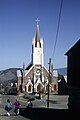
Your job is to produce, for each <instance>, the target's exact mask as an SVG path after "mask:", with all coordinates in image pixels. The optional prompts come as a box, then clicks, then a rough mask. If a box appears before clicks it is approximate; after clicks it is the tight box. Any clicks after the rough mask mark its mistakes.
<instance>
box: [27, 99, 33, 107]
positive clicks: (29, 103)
mask: <svg viewBox="0 0 80 120" xmlns="http://www.w3.org/2000/svg"><path fill="white" fill-rule="evenodd" d="M27 103H28V105H27V108H32V107H33V104H32V102H31V100H28V102H27Z"/></svg>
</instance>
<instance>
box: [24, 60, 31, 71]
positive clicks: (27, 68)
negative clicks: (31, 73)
mask: <svg viewBox="0 0 80 120" xmlns="http://www.w3.org/2000/svg"><path fill="white" fill-rule="evenodd" d="M32 65H33V64H32V62H31V63H29V64H28V66H27V67H26V69H25V70H29V69H30V68H31V67H32Z"/></svg>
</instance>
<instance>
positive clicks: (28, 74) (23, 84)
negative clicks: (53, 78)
mask: <svg viewBox="0 0 80 120" xmlns="http://www.w3.org/2000/svg"><path fill="white" fill-rule="evenodd" d="M43 47H44V46H43V39H41V38H40V31H39V24H38V20H37V25H36V35H35V37H34V38H33V39H32V55H31V62H30V64H29V65H28V66H27V67H25V65H23V69H22V72H21V73H22V78H21V77H18V91H22V92H24V91H26V92H28V93H32V92H42V91H48V75H49V71H48V70H47V68H46V67H45V66H44V51H43ZM21 89H22V90H21Z"/></svg>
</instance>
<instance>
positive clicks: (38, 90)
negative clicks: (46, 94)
mask: <svg viewBox="0 0 80 120" xmlns="http://www.w3.org/2000/svg"><path fill="white" fill-rule="evenodd" d="M40 91H41V84H38V86H37V92H40Z"/></svg>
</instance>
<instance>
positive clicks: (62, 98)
mask: <svg viewBox="0 0 80 120" xmlns="http://www.w3.org/2000/svg"><path fill="white" fill-rule="evenodd" d="M8 98H10V100H11V102H12V103H14V101H15V99H16V98H18V99H19V101H20V102H21V105H22V107H23V108H26V106H27V100H26V99H24V98H23V97H22V96H19V95H18V96H14V95H0V120H17V119H19V120H30V119H28V118H25V117H23V116H20V115H19V116H15V114H14V112H13V110H12V111H11V116H6V111H5V110H4V106H5V103H6V101H7V99H8ZM32 103H33V107H34V108H36V107H45V108H46V107H47V96H45V97H44V98H42V99H41V100H38V99H36V100H35V101H32ZM67 103H68V96H67V95H53V94H51V95H50V99H49V108H53V109H68V106H67Z"/></svg>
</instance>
